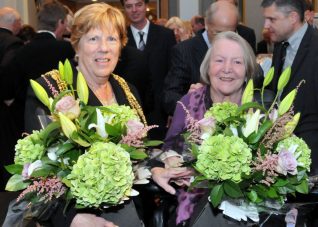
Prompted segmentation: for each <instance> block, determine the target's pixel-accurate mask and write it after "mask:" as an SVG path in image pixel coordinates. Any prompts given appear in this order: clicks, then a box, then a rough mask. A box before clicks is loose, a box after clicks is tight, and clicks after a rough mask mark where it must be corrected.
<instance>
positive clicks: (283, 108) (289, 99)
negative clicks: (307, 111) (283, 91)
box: [278, 89, 296, 116]
mask: <svg viewBox="0 0 318 227" xmlns="http://www.w3.org/2000/svg"><path fill="white" fill-rule="evenodd" d="M295 97H296V89H293V90H292V91H291V92H289V93H288V95H287V96H286V97H285V98H284V99H283V101H281V103H280V104H279V106H278V115H279V116H282V115H283V114H284V113H286V112H287V111H288V110H289V108H290V107H291V105H292V104H293V102H294V99H295Z"/></svg>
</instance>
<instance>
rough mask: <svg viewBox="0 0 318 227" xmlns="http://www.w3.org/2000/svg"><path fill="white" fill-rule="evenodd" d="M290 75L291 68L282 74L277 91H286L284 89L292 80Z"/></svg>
mask: <svg viewBox="0 0 318 227" xmlns="http://www.w3.org/2000/svg"><path fill="white" fill-rule="evenodd" d="M290 74H291V67H290V66H288V67H287V68H286V69H285V70H284V72H283V73H282V75H281V76H280V77H279V80H278V85H277V90H278V91H282V90H283V89H284V87H285V86H286V84H287V83H288V81H289V78H290Z"/></svg>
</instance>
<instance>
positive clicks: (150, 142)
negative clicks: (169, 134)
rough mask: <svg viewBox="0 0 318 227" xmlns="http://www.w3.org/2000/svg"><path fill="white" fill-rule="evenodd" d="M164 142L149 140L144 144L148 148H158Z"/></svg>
mask: <svg viewBox="0 0 318 227" xmlns="http://www.w3.org/2000/svg"><path fill="white" fill-rule="evenodd" d="M162 143H163V142H162V141H161V140H148V141H146V142H144V144H145V146H146V147H156V146H159V145H160V144H162Z"/></svg>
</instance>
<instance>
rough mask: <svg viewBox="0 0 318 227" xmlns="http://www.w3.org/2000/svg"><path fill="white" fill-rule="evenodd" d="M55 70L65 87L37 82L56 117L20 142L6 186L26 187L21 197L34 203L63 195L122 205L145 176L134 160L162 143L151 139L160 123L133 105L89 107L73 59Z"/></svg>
mask: <svg viewBox="0 0 318 227" xmlns="http://www.w3.org/2000/svg"><path fill="white" fill-rule="evenodd" d="M55 73H58V74H60V77H61V82H60V87H64V89H63V90H62V91H60V92H58V91H57V90H56V89H55V88H54V87H53V86H52V85H50V82H49V80H47V79H45V80H46V81H47V83H48V84H49V87H50V89H51V92H52V94H53V95H54V97H49V96H48V94H47V92H46V91H45V89H44V88H43V87H42V86H41V85H40V84H39V83H37V82H36V81H31V86H32V88H33V91H34V93H35V94H36V96H37V98H38V99H39V100H40V101H41V102H42V103H43V104H44V105H45V106H47V107H48V108H49V110H50V113H51V115H50V119H51V121H52V122H51V123H50V124H48V125H47V126H46V127H45V128H44V129H41V130H39V131H33V133H32V134H30V135H28V136H26V137H25V138H23V139H20V140H19V141H18V142H17V145H16V147H15V150H16V154H15V158H14V164H13V165H9V166H6V169H7V170H8V171H9V172H10V173H11V174H13V176H12V177H11V178H10V179H9V181H8V183H7V186H6V190H8V191H18V190H23V189H25V190H24V191H23V192H22V193H21V194H20V196H19V198H18V201H27V202H28V203H29V205H28V207H30V208H32V207H35V206H38V205H39V204H40V205H44V204H50V202H52V201H55V200H56V199H57V198H62V199H65V200H66V201H67V202H66V203H68V202H69V201H71V200H74V201H75V202H76V207H77V208H82V207H85V208H88V207H92V208H99V207H101V206H114V205H117V204H119V203H121V202H122V201H123V200H125V199H127V197H129V196H131V195H134V194H136V192H135V191H134V190H133V189H132V186H133V183H134V181H136V180H140V179H138V177H135V175H134V168H133V163H136V162H137V163H138V160H143V159H144V158H146V157H147V154H146V148H147V147H148V146H156V145H158V144H159V143H160V142H159V141H148V140H147V139H146V136H147V132H148V131H149V130H150V129H152V128H153V127H156V126H145V125H144V124H143V123H141V120H140V117H139V116H138V115H137V113H136V111H135V110H134V109H131V108H130V107H128V106H119V105H110V106H107V107H102V106H100V107H93V106H88V105H87V102H88V87H87V84H86V82H85V79H84V77H83V75H82V74H81V73H80V72H79V73H78V76H77V86H76V90H74V88H73V73H72V69H71V65H70V63H69V62H68V61H66V62H65V64H64V65H63V64H62V63H60V65H59V70H58V71H55Z"/></svg>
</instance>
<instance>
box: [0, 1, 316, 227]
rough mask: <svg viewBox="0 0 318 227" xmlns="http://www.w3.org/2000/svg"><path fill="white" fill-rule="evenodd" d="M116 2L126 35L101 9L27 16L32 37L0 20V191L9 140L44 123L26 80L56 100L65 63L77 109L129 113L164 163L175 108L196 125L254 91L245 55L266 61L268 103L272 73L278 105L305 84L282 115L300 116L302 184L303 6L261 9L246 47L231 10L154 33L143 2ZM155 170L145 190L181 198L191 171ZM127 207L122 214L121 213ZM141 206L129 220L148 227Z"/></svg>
mask: <svg viewBox="0 0 318 227" xmlns="http://www.w3.org/2000/svg"><path fill="white" fill-rule="evenodd" d="M120 2H121V4H122V6H123V11H124V13H125V15H126V18H128V20H129V25H128V26H127V22H126V20H125V17H124V15H123V13H122V12H121V11H120V10H119V9H117V8H114V7H112V6H110V5H108V4H105V3H94V4H89V5H87V6H85V7H83V8H82V9H80V10H78V11H77V12H75V14H73V13H72V12H71V11H70V9H69V8H68V7H66V6H64V5H62V4H61V3H60V2H58V1H57V0H52V1H49V2H48V3H45V4H44V5H42V6H41V8H40V9H39V12H38V15H37V19H38V23H37V24H38V26H37V28H36V29H34V28H33V27H31V26H29V25H22V21H21V17H20V14H19V13H18V11H17V10H15V9H13V8H10V7H3V8H0V40H1V42H0V99H1V103H0V122H1V123H0V125H1V132H0V155H1V159H0V164H1V168H0V178H1V179H0V190H4V188H5V183H6V181H7V180H8V177H9V174H8V173H6V171H5V169H4V166H5V165H8V164H11V163H12V162H13V158H14V146H15V143H16V141H17V139H19V138H21V137H22V134H23V133H25V132H28V133H30V132H32V130H36V129H40V124H39V123H40V122H39V116H41V115H46V114H48V112H47V110H46V109H45V107H44V106H43V105H42V104H41V103H40V102H39V101H38V100H37V99H36V97H35V95H34V93H33V91H32V89H30V87H29V80H30V79H34V80H37V81H38V82H39V83H41V84H42V85H43V86H44V87H45V89H46V90H47V92H51V91H52V89H51V86H54V87H55V88H56V89H58V86H59V78H57V76H56V75H55V76H52V74H51V73H48V72H50V71H51V70H53V69H56V68H57V67H58V63H59V61H62V62H64V61H65V59H69V60H70V61H71V65H72V68H73V71H74V72H77V71H80V72H82V74H83V76H84V78H85V80H86V82H87V84H88V87H89V93H90V95H89V101H88V103H89V105H92V106H108V105H111V104H114V103H117V104H120V105H121V104H125V105H129V106H131V108H133V109H136V110H137V112H138V113H139V114H140V115H141V116H142V118H143V117H144V118H145V119H146V121H147V122H148V124H149V125H158V126H159V127H158V128H156V129H154V130H153V131H152V132H151V133H150V135H149V137H150V138H152V139H158V140H163V141H164V143H163V146H162V147H161V150H162V151H163V154H165V153H164V152H168V155H166V156H165V157H168V159H171V158H175V157H179V156H182V154H183V152H184V150H185V149H184V141H183V139H182V137H181V135H182V133H184V132H185V130H186V127H185V121H186V115H185V112H184V109H183V108H184V107H182V106H181V105H180V104H178V101H179V100H181V101H182V103H183V104H184V105H185V106H186V107H187V108H188V110H189V112H190V114H191V115H192V117H194V118H195V119H196V120H200V119H202V118H203V116H204V113H205V112H206V110H207V109H209V108H210V107H211V106H212V104H213V103H220V102H224V101H228V102H233V103H236V104H238V105H240V103H241V98H242V93H243V90H244V88H245V85H246V81H247V80H248V79H250V78H252V79H254V80H255V83H256V84H257V83H259V81H260V80H261V81H262V80H263V78H264V75H263V74H264V73H263V71H262V70H261V67H260V66H259V65H258V64H257V63H256V57H255V54H256V53H272V66H274V68H275V73H274V79H273V81H272V83H271V85H270V88H271V90H272V91H273V92H277V91H276V88H277V83H278V78H279V75H280V74H281V72H282V70H284V69H285V68H287V67H288V66H291V76H290V81H289V82H288V84H287V85H286V87H285V88H284V90H283V91H282V93H281V94H279V95H280V99H281V100H282V99H283V98H284V97H285V96H286V95H287V94H288V93H289V92H290V91H291V90H292V89H293V88H295V87H297V86H298V85H299V84H300V83H301V81H303V80H305V83H304V84H302V86H300V87H299V89H298V94H297V96H296V99H295V102H294V111H295V112H300V113H301V117H300V120H299V123H298V126H297V127H296V129H295V132H294V133H295V134H296V135H297V136H299V137H301V138H303V139H304V140H305V141H306V143H307V144H308V145H309V147H310V148H311V150H312V166H311V174H312V175H317V174H318V140H317V138H318V96H317V94H316V91H317V90H318V80H317V78H318V75H317V76H316V74H317V73H318V70H316V68H315V67H316V63H317V64H318V44H317V43H318V31H317V29H316V28H315V27H314V26H313V7H312V3H311V1H309V0H262V2H261V5H260V7H262V10H263V14H264V18H265V23H264V31H263V36H264V40H263V41H262V43H259V44H258V45H256V38H255V32H254V30H253V29H251V28H249V27H247V26H245V25H243V24H242V23H240V16H239V12H238V8H237V1H236V0H218V1H215V2H214V3H212V4H211V5H210V6H209V8H208V9H207V10H206V14H205V15H204V16H200V15H195V16H193V17H192V18H191V20H190V21H183V20H182V19H180V18H179V17H171V18H170V19H169V20H164V19H163V18H161V19H158V21H157V22H156V23H154V22H151V21H149V20H148V19H147V17H146V10H147V3H148V1H147V0H121V1H120ZM286 44H287V45H286ZM256 46H257V48H256ZM74 75H76V73H74ZM47 81H50V83H49V84H48V83H47ZM131 97H133V99H134V100H136V102H132V101H131V99H132V98H131ZM171 150H173V152H172V151H171ZM168 159H165V162H167V160H168ZM165 162H163V161H162V160H160V159H156V160H150V161H149V169H150V170H151V173H152V179H153V181H154V182H155V183H156V184H157V185H159V186H160V187H161V188H162V189H163V190H165V191H166V192H167V193H170V194H172V195H176V196H180V193H179V192H178V190H179V189H178V188H175V187H173V185H171V184H170V182H171V180H176V179H177V180H178V179H179V180H181V186H184V187H186V186H188V185H189V179H190V177H191V175H193V170H192V169H191V168H185V167H176V168H170V167H167V165H165ZM179 183H180V181H179ZM200 195H201V194H200ZM142 196H143V194H142V193H141V195H140V197H142ZM141 200H142V199H141ZM179 201H181V200H179ZM135 202H136V203H138V202H137V200H136V201H135ZM133 203H134V202H132V201H131V203H129V204H128V205H127V206H129V209H131V206H132V204H133ZM143 205H144V203H143V202H141V203H140V204H136V207H137V209H135V206H133V210H134V212H133V214H131V213H130V215H135V216H134V217H137V216H139V217H140V219H142V221H143V222H144V223H145V225H146V226H148V222H149V220H148V219H147V218H146V217H144V216H145V215H144V214H146V213H147V211H146V210H147V208H145V207H143ZM127 206H126V205H125V206H124V207H122V208H121V209H123V210H125V209H128V208H127ZM200 209H203V208H202V207H199V206H197V207H196V206H195V204H194V208H193V207H192V209H191V211H187V212H185V213H186V214H184V213H183V214H182V217H181V218H180V212H178V213H177V214H176V215H174V216H172V217H173V218H177V220H178V221H177V223H176V221H175V220H174V221H171V222H169V223H170V224H169V226H173V225H175V226H185V225H189V226H191V223H193V220H195V219H196V218H197V216H195V215H194V216H193V215H192V212H194V213H199V212H196V211H195V210H200ZM61 210H63V208H62V207H58V208H57V211H56V212H55V214H54V215H53V217H52V223H51V224H52V225H53V226H73V227H76V226H84V227H85V226H107V227H113V226H116V224H118V223H116V222H111V221H109V220H108V216H107V212H106V213H105V212H104V213H103V214H102V215H96V213H94V212H87V210H85V212H77V211H76V210H75V208H72V209H70V210H69V211H67V213H66V215H64V214H63V212H62V211H61ZM147 214H148V213H147ZM131 217H132V216H131ZM123 219H127V220H129V218H128V217H123ZM130 221H131V222H130V225H129V224H127V226H142V224H140V223H141V222H140V221H139V219H138V218H137V219H133V218H131V220H130ZM134 221H136V223H135V224H133V225H132V222H134ZM171 223H173V224H171ZM223 224H224V226H227V224H226V222H224V223H223ZM223 224H220V225H221V226H223ZM124 227H125V226H124Z"/></svg>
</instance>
